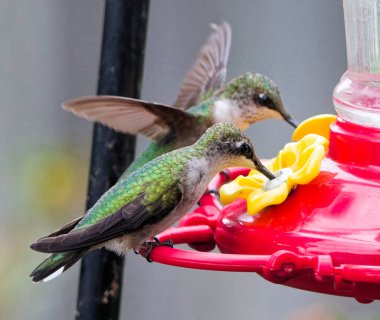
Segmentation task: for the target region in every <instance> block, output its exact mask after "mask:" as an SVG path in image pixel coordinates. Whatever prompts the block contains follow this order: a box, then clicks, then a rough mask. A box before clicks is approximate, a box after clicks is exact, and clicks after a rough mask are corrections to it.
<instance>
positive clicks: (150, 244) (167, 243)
mask: <svg viewBox="0 0 380 320" xmlns="http://www.w3.org/2000/svg"><path fill="white" fill-rule="evenodd" d="M173 245H174V243H173V240H171V239H169V240H166V241H162V242H161V241H160V240H158V238H157V237H153V241H145V242H144V244H143V246H144V247H148V249H147V251H146V255H145V258H146V260H147V261H148V262H153V260H152V259H151V258H150V255H151V253H152V250H153V249H154V248H156V247H162V246H165V247H169V248H173Z"/></svg>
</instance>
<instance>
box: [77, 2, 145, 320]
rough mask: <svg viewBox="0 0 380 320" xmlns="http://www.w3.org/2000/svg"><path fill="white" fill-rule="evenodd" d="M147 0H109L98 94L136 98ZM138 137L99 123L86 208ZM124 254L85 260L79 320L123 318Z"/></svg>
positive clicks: (118, 171)
mask: <svg viewBox="0 0 380 320" xmlns="http://www.w3.org/2000/svg"><path fill="white" fill-rule="evenodd" d="M148 7H149V0H107V1H106V7H105V18H104V29H103V44H102V54H101V61H100V72H99V82H98V94H99V95H105V94H108V95H119V96H128V97H134V98H138V97H139V95H140V84H141V78H142V69H143V58H144V51H145V38H146V29H147V21H148ZM135 144H136V138H135V137H134V136H131V135H124V134H121V133H117V132H115V131H113V130H111V129H108V128H106V127H104V126H102V125H100V124H95V126H94V133H93V140H92V153H91V166H90V178H89V187H88V201H87V208H90V207H92V206H93V205H94V203H95V202H96V201H97V200H98V198H99V197H100V196H101V195H102V194H103V193H104V192H105V191H107V190H108V189H109V188H110V187H111V186H112V185H113V184H114V183H115V182H116V181H117V179H118V177H119V176H120V175H121V173H122V172H123V171H124V169H125V168H126V167H127V166H128V165H129V164H130V163H131V162H132V160H133V158H134V152H135ZM123 265H124V259H123V258H121V257H119V256H117V255H116V254H114V253H112V252H109V251H106V250H96V251H93V252H90V253H88V254H87V255H86V256H85V257H84V258H83V260H82V264H81V271H80V282H79V292H78V301H77V311H76V315H75V318H76V319H80V320H98V319H99V320H100V319H101V320H105V319H107V320H115V319H118V317H119V310H120V298H121V286H122V277H123Z"/></svg>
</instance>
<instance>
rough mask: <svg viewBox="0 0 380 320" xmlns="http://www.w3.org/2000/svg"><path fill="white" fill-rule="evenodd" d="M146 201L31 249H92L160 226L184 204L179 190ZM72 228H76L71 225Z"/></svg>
mask: <svg viewBox="0 0 380 320" xmlns="http://www.w3.org/2000/svg"><path fill="white" fill-rule="evenodd" d="M168 197H170V198H171V199H173V200H172V201H171V202H170V203H169V204H168V202H167V201H165V200H163V199H167V198H168ZM143 198H144V194H143V193H142V194H140V195H139V196H138V197H137V198H136V199H135V200H133V201H132V202H130V203H128V204H126V205H125V206H123V207H122V208H120V209H119V210H117V211H116V212H114V213H113V214H111V215H109V216H107V217H105V218H103V219H101V220H99V221H98V222H96V223H94V224H91V225H87V226H83V227H78V228H74V229H71V230H69V231H68V229H69V228H67V226H68V225H69V224H67V225H65V226H64V227H63V229H61V230H63V233H61V232H59V231H57V232H55V233H53V234H52V235H53V236H50V237H49V236H48V237H43V238H41V239H39V240H37V242H35V243H33V244H32V245H31V246H30V247H31V249H33V250H36V251H39V252H45V253H56V252H67V251H73V250H79V249H88V248H89V247H92V246H94V245H97V244H101V243H103V242H105V241H107V240H111V239H114V238H117V237H120V236H122V235H125V234H128V233H131V232H133V231H137V230H140V229H141V228H144V227H146V226H148V225H151V224H154V223H157V222H159V221H160V220H162V219H163V218H164V217H165V216H166V215H168V214H169V213H170V212H171V211H172V210H173V209H174V208H175V206H176V205H177V204H178V203H179V202H180V200H181V198H182V193H181V192H180V190H179V188H177V189H176V190H173V189H171V190H170V196H169V195H167V194H165V193H162V194H161V195H160V197H158V200H156V201H154V202H153V203H149V204H146V203H145V204H143V202H144V201H143ZM78 220H79V219H77V220H74V221H78ZM74 221H73V222H74ZM65 227H66V229H65ZM71 227H73V226H72V225H71ZM65 231H68V233H64V232H65Z"/></svg>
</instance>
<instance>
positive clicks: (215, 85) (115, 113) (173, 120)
mask: <svg viewBox="0 0 380 320" xmlns="http://www.w3.org/2000/svg"><path fill="white" fill-rule="evenodd" d="M212 28H213V31H212V32H211V34H210V35H209V37H208V40H207V41H206V43H205V45H204V46H203V47H202V49H201V51H200V53H199V55H198V58H197V60H196V62H195V64H194V66H193V67H192V69H190V70H189V72H188V73H187V76H186V77H185V79H184V81H183V83H182V86H181V88H180V90H179V94H178V97H177V99H176V101H175V103H174V105H173V106H168V105H163V104H158V103H152V102H147V101H143V100H137V99H131V98H124V97H118V96H93V97H82V98H79V99H75V100H72V101H68V102H65V103H64V104H63V108H64V109H66V110H69V111H72V112H73V113H74V114H76V115H78V116H79V117H82V118H85V119H88V120H94V121H98V122H100V123H102V124H104V125H106V126H108V127H111V128H113V129H115V130H117V131H121V132H124V133H130V134H138V133H140V134H143V135H145V136H147V137H148V138H150V139H152V140H153V142H152V143H151V144H150V146H149V147H148V149H147V150H146V151H145V152H143V154H142V155H141V156H140V157H139V158H138V159H137V160H135V161H134V162H133V163H132V165H131V166H130V167H129V168H128V169H127V171H126V172H125V173H124V174H123V176H125V175H128V174H130V173H131V172H133V171H134V170H136V169H137V168H139V167H140V166H142V165H143V164H145V163H146V162H148V161H150V160H152V159H154V158H156V157H157V156H159V155H161V154H163V153H166V152H169V151H171V150H174V149H177V148H181V147H184V146H187V145H190V144H192V143H194V142H195V141H196V140H197V139H199V137H200V136H201V135H202V134H203V133H204V132H205V131H206V129H207V128H208V127H210V126H212V125H213V124H216V123H221V122H226V123H232V124H234V125H236V126H237V127H239V128H240V129H241V130H245V129H246V128H247V127H248V126H249V125H250V124H252V123H255V122H257V121H260V120H265V119H268V118H277V119H283V120H285V121H287V122H288V123H290V124H291V125H292V126H293V127H297V122H296V121H295V120H294V119H293V118H292V117H291V115H290V114H289V112H288V111H287V109H286V107H285V105H284V103H283V101H282V99H281V95H280V92H279V90H278V87H277V86H276V84H275V83H274V82H273V81H271V80H270V79H269V78H267V77H265V76H263V75H261V74H258V73H256V74H251V73H247V74H245V75H242V76H240V77H237V78H235V79H233V80H232V81H230V82H229V83H224V82H225V78H226V66H227V60H228V56H229V51H230V45H231V29H230V26H229V25H228V23H226V22H223V23H221V24H220V25H212Z"/></svg>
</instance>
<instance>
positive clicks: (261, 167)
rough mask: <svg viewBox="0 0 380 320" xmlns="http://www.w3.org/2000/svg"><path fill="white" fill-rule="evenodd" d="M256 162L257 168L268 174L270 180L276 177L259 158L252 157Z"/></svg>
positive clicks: (265, 174)
mask: <svg viewBox="0 0 380 320" xmlns="http://www.w3.org/2000/svg"><path fill="white" fill-rule="evenodd" d="M252 161H253V163H254V164H255V167H256V170H257V171H259V172H261V173H262V174H263V175H264V176H266V177H267V178H268V179H269V180H273V179H276V177H275V176H274V175H273V173H272V172H270V171H269V170H268V169H267V168H265V166H264V165H263V164H262V163H261V162H260V160H258V159H252Z"/></svg>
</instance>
